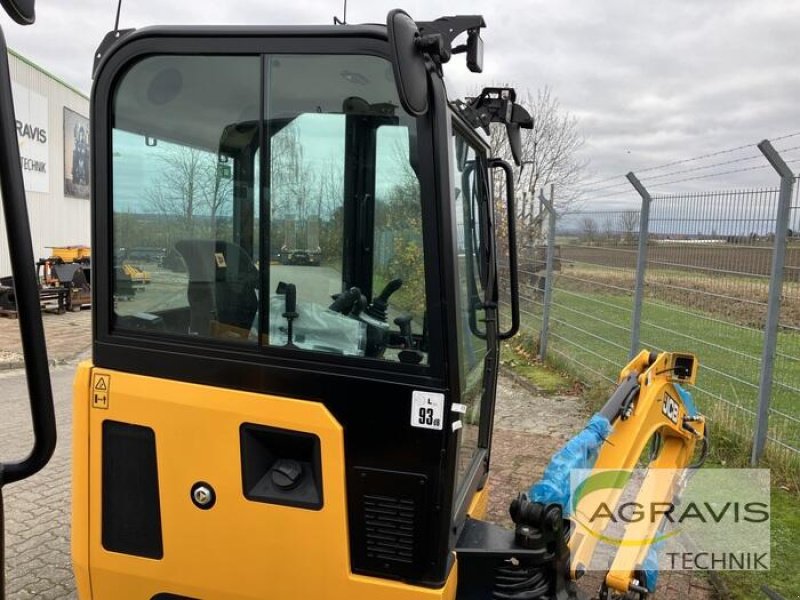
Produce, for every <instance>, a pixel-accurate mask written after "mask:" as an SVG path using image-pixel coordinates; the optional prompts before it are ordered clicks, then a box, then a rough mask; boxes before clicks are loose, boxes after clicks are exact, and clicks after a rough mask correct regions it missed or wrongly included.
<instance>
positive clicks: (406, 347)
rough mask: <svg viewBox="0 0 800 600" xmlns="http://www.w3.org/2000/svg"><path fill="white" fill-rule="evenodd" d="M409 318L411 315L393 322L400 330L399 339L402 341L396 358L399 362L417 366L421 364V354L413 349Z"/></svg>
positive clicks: (403, 316)
mask: <svg viewBox="0 0 800 600" xmlns="http://www.w3.org/2000/svg"><path fill="white" fill-rule="evenodd" d="M411 318H412V317H411V315H401V316H399V317H397V318H396V319H395V320H394V324H395V325H397V326H398V327H399V328H400V337H401V338H402V339H403V350H401V351H400V353H399V354H398V358H399V359H400V362H403V363H408V364H413V365H418V364H419V363H420V362H422V352H420V351H419V350H417V349H416V348H414V337H413V335H412V334H411Z"/></svg>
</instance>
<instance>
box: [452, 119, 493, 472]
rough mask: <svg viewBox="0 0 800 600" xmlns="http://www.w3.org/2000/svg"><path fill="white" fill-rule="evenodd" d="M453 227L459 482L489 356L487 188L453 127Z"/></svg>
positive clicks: (477, 156) (474, 156)
mask: <svg viewBox="0 0 800 600" xmlns="http://www.w3.org/2000/svg"><path fill="white" fill-rule="evenodd" d="M451 160H452V170H453V171H452V172H453V185H454V189H453V197H454V199H455V218H456V224H457V236H456V245H457V257H456V270H457V275H458V280H457V284H458V339H459V346H458V350H459V374H460V379H461V399H460V400H459V402H461V403H462V404H465V405H466V407H467V408H466V412H465V413H464V416H463V417H462V424H463V427H462V429H461V439H460V447H459V458H458V480H459V483H461V482H462V480H463V479H464V477H465V475H466V473H467V472H468V470H469V467H470V465H471V464H472V460H473V457H474V456H475V455H476V452H477V451H478V449H479V446H480V444H479V442H480V433H481V409H482V405H483V396H484V392H485V386H484V381H483V379H484V366H485V360H486V356H487V354H488V352H489V346H488V340H487V335H486V309H485V308H484V304H485V303H484V295H485V289H486V284H487V277H488V274H487V269H488V264H489V255H488V252H489V251H488V246H487V244H488V242H489V232H488V227H489V224H490V223H489V212H488V210H489V205H490V204H489V200H488V199H489V196H488V194H489V190H488V185H487V181H486V161H485V157H484V156H483V155H482V154H481V153H480V152H478V151H477V150H476V148H475V146H474V145H473V144H472V143H471V142H470V141H469V140H468V139H467V138H466V137H465V136H464V135H462V134H461V133H460V132H459V131H458V130H457V129H454V131H453V137H452V140H451Z"/></svg>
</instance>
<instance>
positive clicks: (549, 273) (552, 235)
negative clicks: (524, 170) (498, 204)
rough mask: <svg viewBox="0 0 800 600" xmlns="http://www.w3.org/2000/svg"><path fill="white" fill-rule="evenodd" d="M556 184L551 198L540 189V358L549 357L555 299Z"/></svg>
mask: <svg viewBox="0 0 800 600" xmlns="http://www.w3.org/2000/svg"><path fill="white" fill-rule="evenodd" d="M553 189H554V186H552V185H551V186H550V200H547V199H546V198H545V197H544V191H542V190H539V202H540V203H541V205H542V206H544V207H545V208H546V209H547V258H546V259H545V261H546V266H545V276H544V277H545V279H544V300H543V306H542V331H541V333H540V334H539V358H540V359H541V360H545V358H547V339H548V337H549V334H550V304H551V303H552V300H553V261H554V258H555V253H556V211H555V208H554V207H553V199H554V194H553Z"/></svg>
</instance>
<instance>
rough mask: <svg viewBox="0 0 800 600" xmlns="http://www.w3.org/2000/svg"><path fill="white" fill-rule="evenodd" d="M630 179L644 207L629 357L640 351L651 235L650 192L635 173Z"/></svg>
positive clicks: (637, 260)
mask: <svg viewBox="0 0 800 600" xmlns="http://www.w3.org/2000/svg"><path fill="white" fill-rule="evenodd" d="M626 177H627V178H628V181H630V182H631V185H632V186H633V187H634V189H635V190H636V191H637V192H638V193H639V195H640V196H641V197H642V209H641V211H640V212H639V251H638V253H637V256H636V282H635V284H634V291H633V316H632V317H631V350H630V352H629V353H628V358H633V357H634V356H636V355H637V354H638V353H639V332H640V329H641V325H642V303H643V302H644V275H645V272H646V271H647V238H648V237H649V235H650V202H651V201H652V198H651V197H650V192H648V191H647V189H645V187H644V186H643V185H642V182H641V181H639V179H638V178H637V177H636V175H634V174H633V171H631V172H630V173H628V174H627V175H626Z"/></svg>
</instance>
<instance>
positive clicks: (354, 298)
mask: <svg viewBox="0 0 800 600" xmlns="http://www.w3.org/2000/svg"><path fill="white" fill-rule="evenodd" d="M366 303H367V301H366V299H365V298H364V296H363V294H362V293H361V290H360V289H358V288H357V287H351V288H350V289H349V290H347V291H346V292H342V293H341V294H336V295H335V296H333V304H331V305H330V306H329V307H328V310H332V311H333V312H338V313H341V314H343V315H353V316H357V315H359V314H360V313H361V310H362V309H363V308H364V306H365V305H366Z"/></svg>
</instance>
